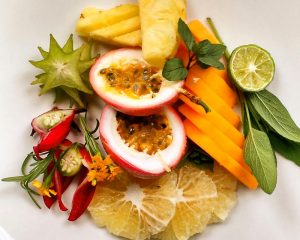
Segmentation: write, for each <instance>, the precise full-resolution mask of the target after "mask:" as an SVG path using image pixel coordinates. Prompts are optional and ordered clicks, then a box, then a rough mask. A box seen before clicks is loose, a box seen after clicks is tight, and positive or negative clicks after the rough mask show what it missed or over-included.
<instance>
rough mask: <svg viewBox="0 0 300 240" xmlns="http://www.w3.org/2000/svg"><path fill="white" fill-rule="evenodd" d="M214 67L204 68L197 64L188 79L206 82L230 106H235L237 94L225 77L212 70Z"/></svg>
mask: <svg viewBox="0 0 300 240" xmlns="http://www.w3.org/2000/svg"><path fill="white" fill-rule="evenodd" d="M212 69H213V68H208V69H203V68H201V67H199V66H197V65H195V66H193V67H192V68H191V69H190V72H189V77H188V80H187V81H193V82H196V84H197V82H200V81H202V82H204V83H205V84H207V86H208V87H210V88H211V90H213V91H214V92H215V93H216V94H218V96H219V97H220V98H222V99H223V100H224V102H226V103H227V104H228V105H229V106H230V107H233V106H234V105H235V104H236V102H237V95H236V92H235V91H234V90H232V89H231V88H230V87H229V86H228V84H227V83H226V82H225V80H224V79H223V78H221V77H220V76H219V75H217V74H216V73H215V71H213V70H212Z"/></svg>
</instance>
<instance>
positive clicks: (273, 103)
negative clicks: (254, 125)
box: [247, 90, 300, 143]
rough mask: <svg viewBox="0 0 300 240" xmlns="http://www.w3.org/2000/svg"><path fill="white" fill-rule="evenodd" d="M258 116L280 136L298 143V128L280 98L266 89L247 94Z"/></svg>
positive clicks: (299, 135) (299, 132) (299, 137)
mask: <svg viewBox="0 0 300 240" xmlns="http://www.w3.org/2000/svg"><path fill="white" fill-rule="evenodd" d="M247 98H248V100H249V101H250V102H251V104H252V106H253V107H254V108H255V110H256V112H257V113H258V114H259V115H260V117H261V118H262V119H263V120H264V121H265V122H266V123H267V124H268V125H269V126H270V127H271V128H272V129H274V131H275V132H277V133H278V134H279V135H281V136H282V137H284V138H286V139H288V140H291V141H294V142H299V143H300V129H299V127H298V126H297V125H296V124H295V122H294V121H293V119H292V118H291V116H290V114H289V112H288V111H287V109H286V108H285V107H284V106H283V104H282V103H281V102H280V100H279V99H278V98H277V97H276V96H275V95H273V94H272V93H270V92H269V91H267V90H263V91H260V92H255V93H248V94H247Z"/></svg>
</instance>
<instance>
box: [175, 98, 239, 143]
mask: <svg viewBox="0 0 300 240" xmlns="http://www.w3.org/2000/svg"><path fill="white" fill-rule="evenodd" d="M180 99H181V100H182V101H183V102H185V104H183V105H181V107H180V108H179V111H184V112H182V114H183V115H184V116H185V117H186V118H188V119H190V120H191V121H192V118H195V121H196V120H197V119H198V118H204V119H206V120H207V121H209V122H210V123H211V124H212V125H213V126H214V127H216V128H218V129H219V130H220V131H221V132H222V133H223V134H224V135H226V136H227V137H228V138H230V139H231V141H232V142H233V143H234V144H235V145H237V146H238V147H240V148H243V146H244V142H245V138H244V136H243V134H242V133H241V132H240V131H239V130H237V129H236V128H235V127H234V126H232V125H230V124H229V123H228V122H227V121H226V120H225V119H224V118H223V117H222V116H221V115H220V114H218V113H217V112H215V111H211V112H208V113H205V111H204V110H203V108H201V107H200V106H199V107H200V108H201V110H202V111H201V112H200V111H195V108H194V107H195V106H197V107H198V105H197V104H195V103H192V102H191V101H190V100H189V99H188V98H187V97H185V96H180Z"/></svg>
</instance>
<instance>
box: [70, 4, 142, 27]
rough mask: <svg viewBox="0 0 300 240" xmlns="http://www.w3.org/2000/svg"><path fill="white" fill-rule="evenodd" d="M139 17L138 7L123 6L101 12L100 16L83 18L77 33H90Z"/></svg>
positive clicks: (94, 15) (132, 5)
mask: <svg viewBox="0 0 300 240" xmlns="http://www.w3.org/2000/svg"><path fill="white" fill-rule="evenodd" d="M138 15H139V9H138V6H137V5H134V4H123V5H120V6H117V7H114V8H112V9H109V10H105V11H99V12H98V14H92V15H88V16H87V17H82V16H81V18H80V19H79V21H78V22H77V25H76V32H78V33H89V32H91V31H94V30H97V29H100V28H103V27H107V26H109V25H112V24H115V23H118V22H121V21H123V20H126V19H129V18H132V17H136V16H138Z"/></svg>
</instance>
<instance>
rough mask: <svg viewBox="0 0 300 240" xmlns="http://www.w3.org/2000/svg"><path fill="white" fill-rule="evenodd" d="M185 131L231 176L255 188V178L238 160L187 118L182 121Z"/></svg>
mask: <svg viewBox="0 0 300 240" xmlns="http://www.w3.org/2000/svg"><path fill="white" fill-rule="evenodd" d="M184 127H185V131H186V133H187V136H188V138H190V139H191V140H192V141H193V142H194V143H196V144H197V145H198V146H199V147H201V148H202V149H203V150H204V151H206V152H207V153H208V154H209V155H210V156H211V157H212V158H214V159H215V160H216V161H217V162H218V163H219V164H220V165H222V166H223V167H224V168H226V169H227V170H228V171H229V172H230V173H231V174H232V175H233V176H235V177H236V178H237V179H238V180H239V181H241V182H242V183H243V184H244V185H246V186H247V187H248V188H250V189H255V188H257V185H258V183H257V180H256V179H255V177H254V176H253V175H252V173H251V172H250V171H248V170H247V169H246V168H245V167H243V166H242V165H241V164H240V163H239V162H237V161H235V160H234V159H233V158H232V157H230V156H229V155H228V154H226V153H224V152H223V151H222V150H221V149H220V148H219V147H218V146H217V145H216V144H215V143H214V141H212V140H211V139H210V138H209V137H207V136H206V135H205V134H204V133H203V132H202V131H201V130H199V129H198V128H197V127H196V126H195V125H193V124H192V123H191V122H190V121H189V120H187V119H186V120H185V121H184Z"/></svg>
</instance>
